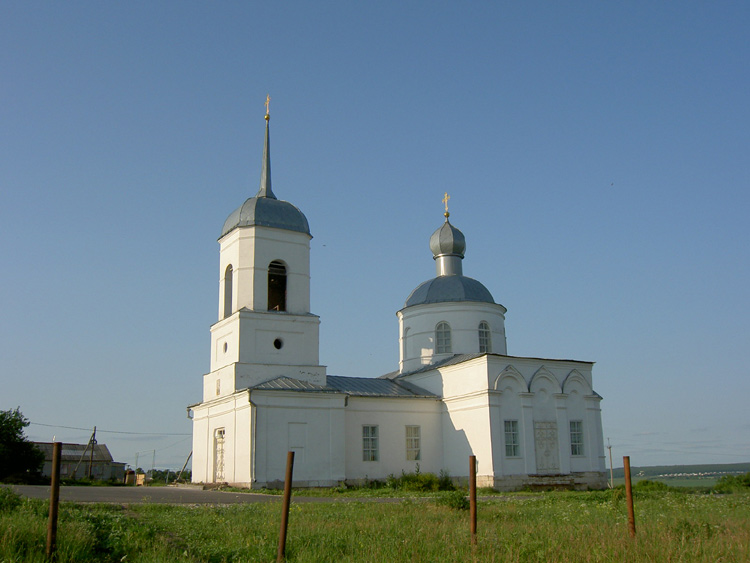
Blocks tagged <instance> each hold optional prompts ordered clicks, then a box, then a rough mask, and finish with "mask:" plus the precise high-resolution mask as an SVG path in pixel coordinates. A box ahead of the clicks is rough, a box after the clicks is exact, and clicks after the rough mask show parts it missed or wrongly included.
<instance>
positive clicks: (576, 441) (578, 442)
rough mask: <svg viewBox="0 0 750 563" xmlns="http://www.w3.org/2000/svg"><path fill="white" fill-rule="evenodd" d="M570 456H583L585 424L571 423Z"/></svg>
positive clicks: (575, 421)
mask: <svg viewBox="0 0 750 563" xmlns="http://www.w3.org/2000/svg"><path fill="white" fill-rule="evenodd" d="M570 455H583V422H582V421H580V420H571V421H570Z"/></svg>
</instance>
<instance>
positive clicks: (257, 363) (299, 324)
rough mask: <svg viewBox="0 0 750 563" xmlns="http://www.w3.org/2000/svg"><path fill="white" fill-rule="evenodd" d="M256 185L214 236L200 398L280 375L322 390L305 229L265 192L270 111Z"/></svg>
mask: <svg viewBox="0 0 750 563" xmlns="http://www.w3.org/2000/svg"><path fill="white" fill-rule="evenodd" d="M268 101H269V100H267V101H266V115H265V121H266V133H265V142H264V146H263V162H262V167H261V178H260V188H259V190H258V193H257V194H255V196H254V197H251V198H249V199H247V200H246V201H245V202H244V203H243V204H242V205H241V206H240V207H238V208H237V209H235V210H234V211H233V212H232V213H231V214H230V215H229V217H228V218H227V220H226V221H225V223H224V227H223V228H222V230H221V235H220V237H219V280H220V281H219V320H218V322H216V323H215V324H214V325H213V326H212V327H211V371H210V373H208V374H206V375H205V376H204V378H203V379H204V384H203V400H204V401H207V400H210V399H212V398H215V397H217V396H222V395H228V394H231V393H234V392H235V391H238V390H241V389H245V388H247V387H251V386H253V385H257V384H259V383H263V382H264V381H268V380H271V379H274V378H276V377H280V376H287V377H291V378H294V379H299V380H303V381H308V382H310V383H314V384H317V385H325V383H326V370H325V367H324V366H321V365H319V354H318V350H319V325H320V319H319V317H318V316H317V315H313V314H312V313H310V239H311V238H312V235H311V234H310V228H309V225H308V223H307V218H306V217H305V215H304V214H303V213H302V212H301V211H300V210H299V209H297V207H295V206H294V205H292V204H291V203H289V202H287V201H282V200H279V199H278V198H277V197H276V195H275V194H274V193H273V190H272V189H271V154H270V134H269V124H270V114H269V112H268Z"/></svg>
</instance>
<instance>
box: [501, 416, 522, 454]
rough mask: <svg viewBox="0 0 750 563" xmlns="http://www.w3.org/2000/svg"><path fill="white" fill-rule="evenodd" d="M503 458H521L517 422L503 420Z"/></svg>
mask: <svg viewBox="0 0 750 563" xmlns="http://www.w3.org/2000/svg"><path fill="white" fill-rule="evenodd" d="M503 430H504V436H505V457H521V440H520V433H519V431H518V420H505V421H504V425H503Z"/></svg>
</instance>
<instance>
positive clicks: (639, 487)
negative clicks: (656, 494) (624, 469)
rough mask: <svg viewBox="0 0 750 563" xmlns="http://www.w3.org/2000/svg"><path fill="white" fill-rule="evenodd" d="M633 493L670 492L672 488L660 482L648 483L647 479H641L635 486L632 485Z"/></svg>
mask: <svg viewBox="0 0 750 563" xmlns="http://www.w3.org/2000/svg"><path fill="white" fill-rule="evenodd" d="M633 490H634V491H670V490H672V487H670V486H669V485H667V484H666V483H662V482H661V481H650V480H648V479H641V480H640V481H638V482H637V483H636V484H635V485H633Z"/></svg>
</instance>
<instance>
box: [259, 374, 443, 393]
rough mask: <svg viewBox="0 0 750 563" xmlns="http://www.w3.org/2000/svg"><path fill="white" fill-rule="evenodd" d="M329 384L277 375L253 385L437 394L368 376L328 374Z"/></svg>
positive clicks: (319, 390) (263, 388)
mask: <svg viewBox="0 0 750 563" xmlns="http://www.w3.org/2000/svg"><path fill="white" fill-rule="evenodd" d="M326 379H327V385H326V386H321V385H315V384H314V383H309V382H307V381H300V380H299V379H294V378H292V377H286V376H282V377H277V378H275V379H272V380H270V381H265V382H263V383H261V384H259V385H255V386H254V387H251V389H252V390H259V391H302V392H311V393H342V394H345V395H349V396H352V397H431V398H437V395H435V394H434V393H430V392H429V391H427V390H425V389H422V388H421V387H417V386H416V385H412V384H411V383H407V382H396V381H392V380H389V379H377V378H368V377H344V376H341V375H329V376H327V378H326Z"/></svg>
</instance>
